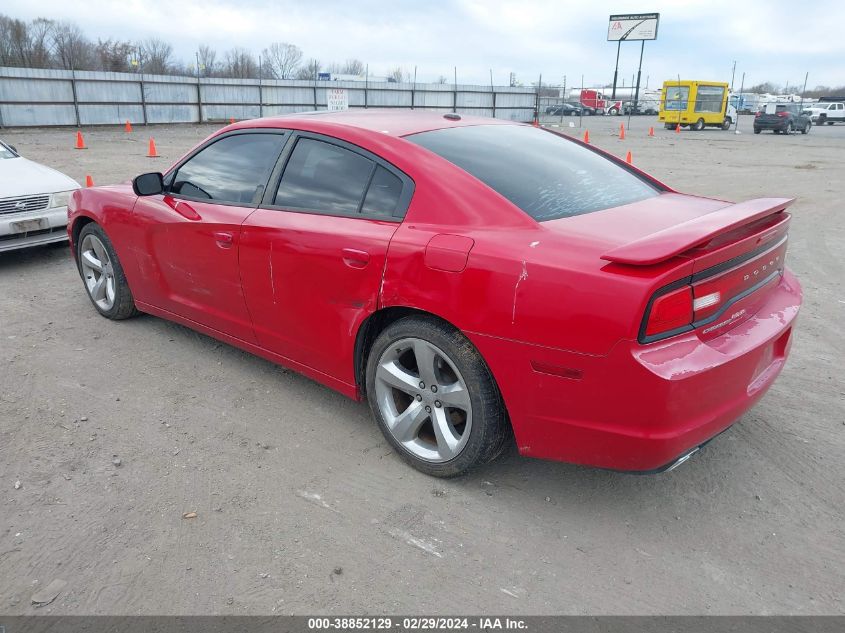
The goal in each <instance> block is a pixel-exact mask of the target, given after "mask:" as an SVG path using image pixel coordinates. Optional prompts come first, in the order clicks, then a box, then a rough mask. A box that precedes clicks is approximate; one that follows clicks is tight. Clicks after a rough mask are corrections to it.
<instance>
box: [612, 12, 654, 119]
mask: <svg viewBox="0 0 845 633" xmlns="http://www.w3.org/2000/svg"><path fill="white" fill-rule="evenodd" d="M659 22H660V14H659V13H633V14H632V13H629V14H625V15H611V16H610V21H609V22H608V25H607V41H608V42H616V69H615V70H614V71H613V92H612V94H611V99H615V98H616V80H617V78H618V77H619V51H620V49H621V48H622V42H623V41H626V42H627V41H640V42H642V44H641V45H640V66H639V69H638V70H637V89H636V94H635V96H634V103H635V104H636V103H637V101H639V97H640V76H641V75H642V70H643V52H644V51H645V41H646V40H656V39H657V26H658V24H659Z"/></svg>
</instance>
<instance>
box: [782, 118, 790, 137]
mask: <svg viewBox="0 0 845 633" xmlns="http://www.w3.org/2000/svg"><path fill="white" fill-rule="evenodd" d="M783 133H784V134H786V135H789V134H792V121H790V122H789V123H787V124H786V127H785V128H784V129H783Z"/></svg>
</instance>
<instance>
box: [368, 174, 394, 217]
mask: <svg viewBox="0 0 845 633" xmlns="http://www.w3.org/2000/svg"><path fill="white" fill-rule="evenodd" d="M401 195H402V181H401V180H399V178H397V177H396V176H394V175H393V174H391V173H390V172H389V171H387V170H386V169H385V168H384V167H382V166H379V167H377V168H376V173H375V174H374V175H373V180H372V182H371V183H370V188H369V189H368V190H367V197H366V198H364V206H363V207H361V212H362V213H366V214H368V215H380V216H384V217H388V218H389V217H391V216H393V214H394V212H395V211H396V206H397V205H398V204H399V198H400V197H401Z"/></svg>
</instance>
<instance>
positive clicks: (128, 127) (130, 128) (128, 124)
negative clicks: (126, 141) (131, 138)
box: [124, 119, 132, 133]
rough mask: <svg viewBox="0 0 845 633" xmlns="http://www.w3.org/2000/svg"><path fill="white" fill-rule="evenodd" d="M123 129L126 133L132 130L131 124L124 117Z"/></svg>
mask: <svg viewBox="0 0 845 633" xmlns="http://www.w3.org/2000/svg"><path fill="white" fill-rule="evenodd" d="M124 129H125V130H126V132H127V133H129V132H131V131H132V124H131V123H130V122H129V119H126V125H125V126H124Z"/></svg>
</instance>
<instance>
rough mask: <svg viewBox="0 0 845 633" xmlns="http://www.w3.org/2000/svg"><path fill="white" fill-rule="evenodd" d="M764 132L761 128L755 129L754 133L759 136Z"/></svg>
mask: <svg viewBox="0 0 845 633" xmlns="http://www.w3.org/2000/svg"><path fill="white" fill-rule="evenodd" d="M761 131H762V130H761V129H760V128H759V127H755V128H754V133H755V134H759V133H760V132H761Z"/></svg>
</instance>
